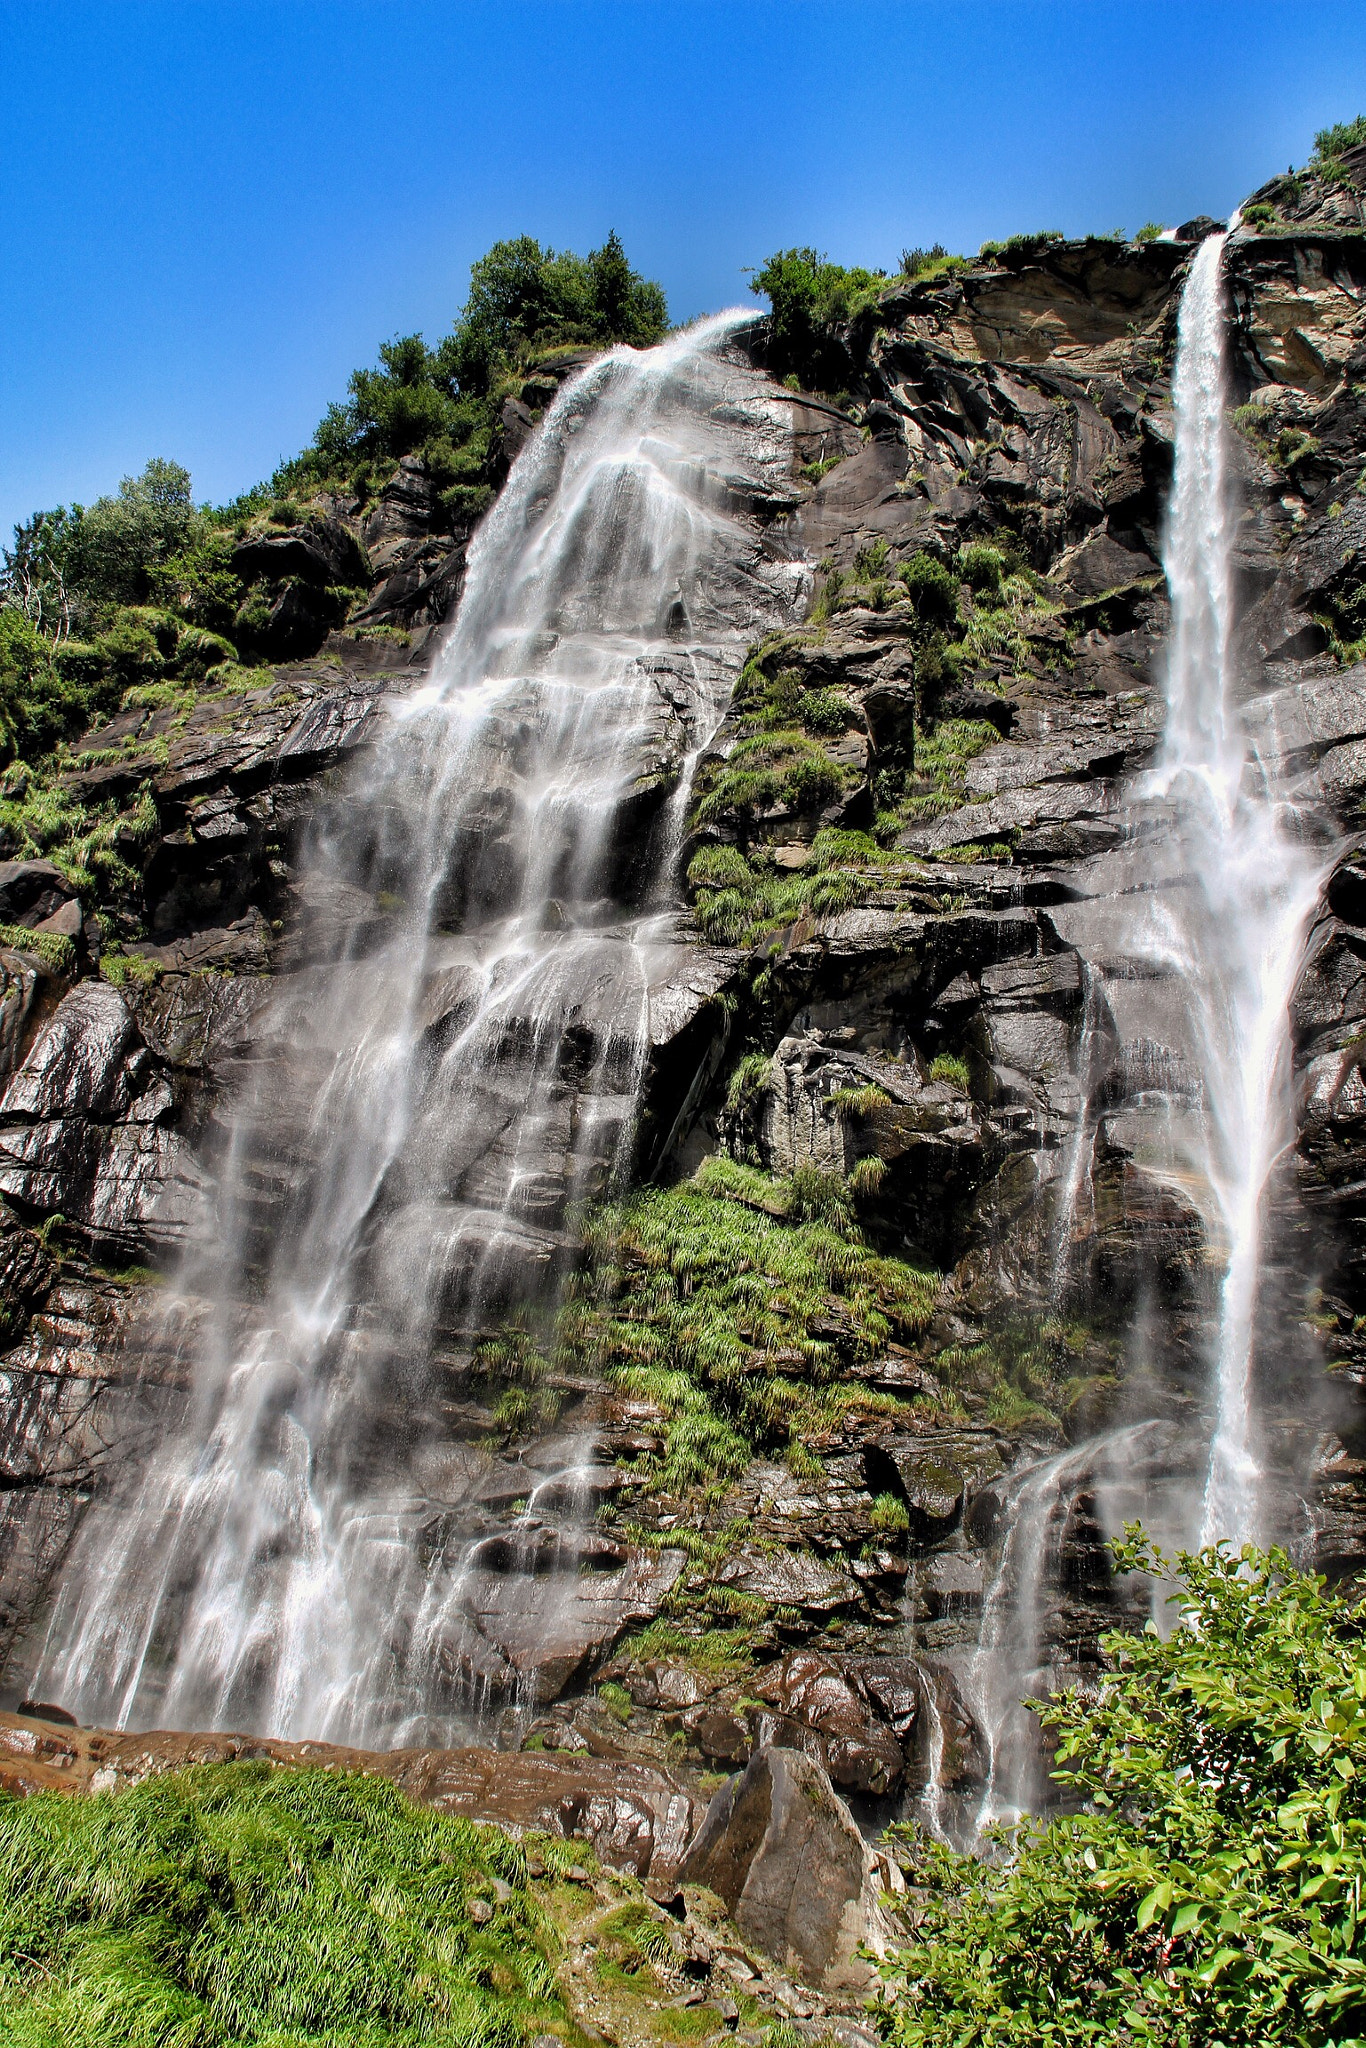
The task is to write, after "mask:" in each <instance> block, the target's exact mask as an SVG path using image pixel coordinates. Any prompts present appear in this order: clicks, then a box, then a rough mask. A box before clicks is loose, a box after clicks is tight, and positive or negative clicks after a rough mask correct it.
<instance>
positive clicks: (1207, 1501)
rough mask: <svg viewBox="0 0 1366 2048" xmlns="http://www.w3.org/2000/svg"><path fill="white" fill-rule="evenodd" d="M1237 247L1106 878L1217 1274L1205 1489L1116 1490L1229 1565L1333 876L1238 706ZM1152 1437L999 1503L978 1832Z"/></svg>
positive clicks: (1020, 1778) (1186, 440) (1153, 1112)
mask: <svg viewBox="0 0 1366 2048" xmlns="http://www.w3.org/2000/svg"><path fill="white" fill-rule="evenodd" d="M1226 239H1227V238H1226V236H1224V235H1211V236H1210V237H1209V238H1208V239H1207V240H1206V241H1205V242H1204V243H1203V244H1202V245H1201V247H1200V249H1199V250H1198V251H1197V253H1196V254H1195V256H1194V258H1193V260H1192V263H1191V267H1190V273H1189V276H1188V278H1187V282H1186V285H1185V288H1184V291H1183V293H1182V299H1181V308H1180V321H1179V332H1178V344H1177V356H1176V366H1175V375H1174V380H1173V403H1174V414H1175V470H1174V475H1173V481H1172V490H1171V498H1170V503H1169V507H1168V517H1167V531H1166V542H1165V547H1164V566H1165V569H1166V576H1167V585H1168V589H1169V591H1170V595H1171V606H1172V618H1171V632H1170V640H1169V645H1168V651H1167V661H1166V723H1165V730H1164V738H1163V743H1162V747H1161V750H1160V753H1159V756H1158V759H1157V761H1156V763H1155V765H1154V767H1153V768H1152V769H1151V771H1149V772H1148V773H1147V774H1145V775H1144V776H1142V777H1141V778H1140V779H1139V780H1138V782H1137V784H1136V786H1135V787H1134V788H1133V790H1132V791H1131V793H1130V818H1131V826H1132V831H1131V841H1130V846H1129V850H1128V851H1127V853H1126V854H1124V855H1123V856H1122V857H1121V859H1120V861H1119V862H1118V863H1117V865H1121V866H1122V867H1123V869H1124V879H1123V882H1122V884H1121V888H1120V890H1119V891H1118V892H1117V896H1116V897H1115V898H1114V899H1112V904H1111V910H1112V913H1113V911H1114V906H1115V904H1118V906H1119V911H1120V921H1119V922H1118V923H1117V924H1115V925H1114V927H1113V929H1112V931H1111V934H1110V950H1111V952H1112V955H1113V958H1114V960H1115V961H1116V962H1117V963H1118V965H1119V967H1120V969H1121V971H1122V972H1123V973H1124V975H1125V977H1126V979H1127V981H1128V984H1129V996H1128V1005H1127V1015H1128V1016H1129V1018H1130V1019H1131V1020H1132V1019H1133V1018H1134V1017H1135V1016H1138V1017H1140V1019H1141V1017H1142V1008H1143V1003H1144V1001H1145V995H1144V991H1159V992H1160V1000H1161V1008H1160V1011H1159V1012H1158V1013H1157V1014H1155V1015H1154V1016H1153V1017H1151V1018H1148V1019H1143V1020H1142V1029H1141V1031H1140V1033H1139V1035H1138V1036H1137V1037H1136V1038H1135V1040H1134V1042H1133V1046H1132V1048H1131V1058H1130V1064H1131V1065H1134V1066H1136V1067H1145V1068H1148V1069H1150V1070H1151V1071H1149V1072H1147V1073H1145V1075H1144V1076H1143V1080H1142V1082H1141V1084H1140V1085H1141V1093H1140V1095H1139V1096H1138V1097H1137V1098H1136V1102H1137V1106H1138V1107H1139V1109H1140V1112H1141V1114H1140V1115H1139V1116H1138V1117H1137V1118H1135V1119H1133V1121H1134V1123H1135V1124H1136V1125H1141V1126H1144V1127H1146V1128H1147V1129H1148V1130H1149V1131H1150V1132H1151V1134H1152V1136H1151V1141H1150V1146H1149V1150H1148V1156H1147V1157H1145V1158H1144V1159H1143V1160H1142V1162H1141V1163H1142V1165H1143V1167H1144V1169H1145V1170H1146V1171H1147V1172H1148V1173H1149V1174H1150V1175H1151V1176H1152V1177H1153V1178H1154V1179H1155V1180H1159V1181H1160V1180H1164V1179H1165V1180H1166V1182H1167V1183H1168V1184H1169V1185H1170V1186H1171V1187H1172V1188H1173V1190H1175V1191H1176V1192H1177V1193H1178V1194H1179V1196H1180V1197H1181V1199H1182V1200H1184V1201H1185V1202H1187V1203H1189V1204H1190V1205H1192V1206H1193V1208H1194V1209H1195V1210H1196V1211H1197V1212H1198V1214H1199V1217H1200V1221H1201V1225H1202V1227H1203V1233H1204V1239H1205V1245H1206V1254H1207V1257H1208V1259H1209V1260H1210V1262H1211V1264H1212V1265H1213V1266H1214V1268H1215V1270H1216V1272H1217V1275H1218V1278H1217V1292H1216V1295H1215V1298H1214V1300H1213V1304H1212V1312H1211V1313H1210V1315H1209V1317H1208V1319H1207V1326H1206V1331H1205V1352H1204V1362H1205V1368H1206V1388H1207V1400H1206V1413H1207V1416H1208V1436H1207V1440H1206V1446H1207V1447H1206V1450H1205V1453H1204V1457H1203V1476H1202V1478H1201V1480H1200V1482H1199V1484H1198V1486H1197V1489H1196V1492H1195V1495H1194V1497H1193V1498H1188V1499H1184V1500H1178V1501H1173V1500H1171V1499H1170V1498H1159V1497H1158V1494H1157V1493H1155V1492H1154V1491H1153V1489H1152V1487H1151V1486H1149V1487H1148V1488H1147V1489H1146V1497H1145V1491H1144V1489H1143V1488H1142V1487H1140V1490H1139V1493H1138V1497H1137V1498H1135V1497H1134V1493H1133V1488H1132V1487H1128V1488H1124V1489H1122V1490H1123V1491H1125V1492H1126V1495H1127V1498H1126V1501H1125V1512H1126V1513H1129V1514H1133V1513H1137V1512H1141V1513H1142V1514H1143V1516H1144V1517H1145V1519H1147V1520H1148V1522H1149V1526H1150V1527H1153V1528H1154V1529H1155V1530H1156V1531H1157V1532H1158V1533H1161V1534H1165V1535H1166V1536H1168V1537H1169V1538H1170V1537H1172V1536H1175V1537H1176V1538H1177V1540H1179V1541H1183V1542H1186V1543H1209V1542H1214V1541H1217V1540H1219V1539H1221V1538H1223V1539H1227V1540H1228V1541H1229V1542H1230V1544H1231V1545H1232V1546H1233V1547H1234V1548H1235V1549H1236V1548H1237V1547H1238V1546H1240V1545H1241V1544H1243V1543H1244V1542H1249V1541H1265V1540H1267V1539H1268V1537H1269V1536H1270V1535H1271V1534H1273V1533H1275V1503H1273V1502H1272V1501H1271V1500H1270V1499H1269V1498H1268V1488H1267V1483H1266V1477H1265V1471H1264V1463H1265V1459H1264V1450H1263V1446H1262V1444H1261V1441H1260V1435H1259V1428H1258V1416H1257V1400H1256V1379H1257V1364H1258V1351H1257V1345H1258V1335H1259V1331H1258V1313H1259V1288H1260V1283H1261V1279H1262V1274H1263V1265H1264V1239H1265V1230H1266V1221H1267V1206H1268V1200H1269V1196H1270V1192H1271V1188H1272V1183H1273V1180H1274V1176H1275V1171H1276V1168H1277V1165H1278V1163H1279V1162H1280V1160H1281V1159H1282V1157H1283V1155H1284V1153H1285V1152H1286V1150H1287V1148H1288V1146H1289V1145H1290V1143H1291V1142H1292V1139H1293V1134H1294V1118H1293V1103H1292V1097H1291V1074H1290V1043H1289V1003H1290V997H1291V994H1292V991H1293V988H1294V982H1295V977H1296V974H1297V971H1298V968H1299V963H1300V959H1301V956H1302V952H1303V947H1304V938H1305V931H1306V927H1307V924H1308V920H1309V917H1310V914H1311V912H1312V910H1313V908H1314V905H1315V902H1316V900H1317V897H1318V894H1319V890H1320V887H1321V884H1322V881H1323V877H1324V872H1325V863H1324V849H1323V846H1322V843H1321V841H1320V840H1319V839H1317V838H1316V836H1315V833H1314V831H1313V830H1312V828H1311V827H1310V825H1309V821H1307V820H1304V819H1302V818H1301V817H1300V816H1299V815H1298V814H1297V812H1296V810H1295V808H1294V805H1293V804H1292V803H1291V802H1290V800H1289V799H1288V798H1287V796H1286V795H1285V793H1284V792H1283V791H1282V790H1281V789H1280V788H1278V787H1277V785H1276V782H1275V780H1274V777H1273V774H1272V772H1271V770H1270V768H1269V766H1268V765H1267V764H1266V763H1264V762H1263V761H1262V759H1261V758H1259V756H1258V753H1257V751H1256V748H1255V747H1254V745H1253V744H1252V742H1251V740H1250V739H1249V736H1248V733H1247V730H1246V728H1245V725H1244V721H1243V718H1242V715H1241V710H1240V704H1241V701H1242V698H1243V695H1244V690H1245V686H1246V684H1247V682H1248V681H1249V680H1250V679H1249V678H1247V677H1244V676H1242V675H1240V673H1239V663H1238V660H1237V654H1236V645H1235V632H1234V625H1235V621H1234V587H1233V586H1234V575H1233V549H1234V541H1235V537H1236V533H1237V526H1238V508H1237V502H1236V495H1235V491H1234V487H1233V478H1232V466H1231V461H1230V450H1229V442H1228V437H1229V431H1230V430H1229V427H1228V424H1227V413H1228V409H1229V405H1230V402H1231V401H1230V394H1229V388H1228V376H1227V363H1226V346H1225V326H1226V314H1225V303H1224V283H1223V272H1222V263H1223V252H1224V246H1225V242H1226ZM1059 922H1060V927H1061V928H1062V929H1063V930H1064V931H1066V926H1065V925H1064V924H1063V923H1062V919H1061V918H1060V920H1059ZM1093 977H1095V978H1094V979H1093ZM1100 978H1101V977H1100V972H1099V969H1097V968H1096V967H1095V965H1094V963H1093V964H1092V965H1090V966H1089V967H1088V969H1087V979H1086V992H1087V1016H1086V1019H1085V1022H1084V1026H1083V1032H1082V1047H1081V1052H1080V1058H1081V1065H1082V1068H1083V1072H1082V1074H1081V1076H1080V1081H1081V1088H1082V1095H1083V1101H1082V1106H1081V1110H1080V1112H1079V1117H1078V1124H1077V1133H1076V1137H1075V1140H1074V1143H1073V1145H1072V1147H1071V1148H1070V1149H1069V1152H1068V1155H1067V1158H1066V1161H1065V1164H1064V1170H1063V1173H1062V1175H1061V1177H1060V1197H1061V1199H1060V1218H1059V1226H1058V1236H1057V1239H1056V1245H1057V1250H1056V1254H1055V1261H1054V1269H1053V1275H1052V1279H1053V1294H1054V1298H1055V1303H1056V1300H1057V1298H1058V1297H1059V1296H1060V1294H1061V1292H1062V1289H1063V1287H1064V1285H1065V1283H1066V1280H1067V1272H1068V1263H1067V1262H1068V1256H1069V1246H1070V1240H1071V1234H1072V1229H1073V1225H1074V1222H1075V1219H1076V1215H1077V1212H1078V1209H1079V1205H1080V1204H1081V1203H1082V1201H1083V1200H1084V1198H1085V1196H1086V1195H1087V1193H1088V1191H1089V1175H1088V1174H1087V1173H1086V1172H1085V1171H1084V1167H1085V1163H1086V1162H1087V1161H1088V1159H1089V1156H1090V1146H1091V1137H1090V1133H1091V1127H1092V1120H1091V1117H1090V1115H1089V1113H1088V1108H1089V1105H1088V1101H1087V1099H1086V1098H1087V1096H1088V1095H1089V1092H1090V1089H1091V1087H1092V1086H1093V1085H1094V1077H1093V1076H1092V1074H1091V1073H1090V1071H1089V1070H1090V1068H1091V1066H1092V1064H1093V1058H1092V1044H1093V1036H1094V1015H1093V1010H1094V1004H1095V1002H1096V1000H1097V997H1098V994H1099V990H1098V987H1097V982H1098V981H1099V979H1100ZM1114 993H1115V991H1114V988H1113V987H1111V989H1110V990H1109V994H1111V995H1113V994H1114ZM1143 1427H1144V1425H1142V1424H1139V1425H1138V1426H1137V1429H1128V1430H1124V1431H1121V1432H1119V1433H1117V1434H1116V1435H1114V1436H1112V1437H1110V1438H1106V1439H1101V1440H1099V1441H1097V1442H1094V1443H1091V1444H1086V1445H1082V1446H1081V1447H1079V1448H1078V1449H1074V1450H1068V1451H1065V1452H1063V1453H1061V1454H1060V1455H1059V1456H1058V1457H1056V1458H1053V1459H1050V1460H1047V1461H1046V1462H1044V1463H1041V1464H1039V1465H1037V1466H1034V1467H1032V1468H1030V1469H1029V1470H1027V1471H1025V1472H1024V1473H1022V1474H1020V1475H1018V1476H1017V1477H1016V1479H1015V1481H1014V1482H1013V1484H1012V1486H1011V1488H1010V1490H1009V1492H1008V1494H1007V1498H1006V1521H1007V1533H1006V1537H1005V1541H1004V1545H1003V1548H1002V1553H1001V1556H1000V1559H999V1561H998V1564H997V1567H996V1570H995V1574H994V1578H993V1580H992V1583H991V1584H990V1586H989V1587H988V1589H987V1593H986V1596H985V1600H984V1605H983V1613H982V1622H981V1628H980V1632H979V1638H978V1645H977V1648H976V1651H975V1652H974V1654H973V1656H972V1658H971V1660H970V1662H969V1664H968V1666H967V1667H966V1670H965V1673H964V1678H963V1682H962V1686H961V1691H962V1695H963V1699H964V1702H965V1704H966V1706H967V1707H968V1709H969V1711H970V1712H971V1713H972V1716H973V1719H974V1721H975V1722H976V1725H977V1728H978V1731H979V1734H980V1736H981V1738H982V1742H983V1746H984V1750H985V1754H986V1757H987V1765H988V1767H987V1773H986V1782H985V1785H984V1788H983V1793H982V1798H981V1801H980V1805H979V1808H978V1811H977V1814H976V1816H975V1824H974V1826H973V1828H972V1829H971V1830H970V1831H969V1832H970V1835H971V1836H976V1835H979V1834H980V1832H981V1830H982V1829H983V1828H985V1827H987V1826H989V1825H990V1824H992V1823H993V1822H995V1821H998V1820H1004V1821H1010V1820H1013V1819H1015V1818H1016V1817H1018V1815H1019V1814H1020V1813H1021V1812H1022V1811H1026V1810H1028V1809H1029V1808H1030V1807H1031V1806H1034V1805H1035V1804H1036V1803H1037V1800H1038V1798H1039V1796H1040V1794H1041V1793H1042V1791H1043V1790H1044V1785H1043V1783H1042V1780H1041V1774H1040V1765H1039V1746H1038V1741H1037V1735H1036V1732H1035V1724H1034V1722H1033V1717H1032V1716H1030V1715H1028V1714H1025V1713H1023V1712H1022V1710H1021V1708H1020V1705H1019V1702H1020V1699H1021V1696H1022V1695H1023V1694H1024V1693H1026V1692H1030V1691H1034V1692H1037V1691H1038V1690H1039V1688H1040V1686H1041V1685H1043V1686H1044V1689H1046V1683H1047V1680H1048V1676H1049V1674H1048V1670H1047V1666H1048V1664H1049V1661H1050V1656H1049V1649H1048V1644H1047V1642H1046V1621H1047V1608H1048V1605H1049V1602H1050V1599H1056V1597H1057V1594H1056V1587H1057V1569H1058V1565H1059V1561H1060V1560H1059V1555H1058V1552H1059V1545H1060V1541H1061V1533H1062V1530H1063V1528H1064V1526H1065V1524H1066V1520H1067V1515H1068V1513H1069V1510H1070V1507H1071V1505H1072V1502H1073V1500H1074V1499H1075V1498H1076V1496H1077V1494H1078V1492H1079V1490H1081V1489H1082V1488H1083V1487H1084V1488H1088V1489H1089V1488H1092V1487H1094V1486H1096V1485H1097V1484H1098V1483H1100V1482H1103V1480H1104V1476H1105V1472H1106V1468H1107V1467H1109V1468H1111V1470H1112V1471H1114V1472H1115V1473H1116V1474H1117V1475H1118V1476H1122V1465H1123V1461H1124V1460H1125V1459H1126V1458H1130V1457H1132V1455H1133V1453H1134V1451H1135V1449H1136V1447H1137V1445H1136V1439H1138V1438H1141V1432H1142V1429H1143ZM1116 1461H1118V1465H1117V1462H1116ZM1103 1490H1104V1489H1103V1486H1102V1491H1103ZM1041 1666H1042V1667H1044V1668H1043V1669H1042V1670H1041V1669H1040V1667H1041ZM940 1747H941V1748H942V1745H940ZM932 1748H933V1745H932ZM933 1761H934V1759H933V1756H932V1757H931V1765H932V1767H933ZM924 1803H925V1808H926V1811H927V1812H928V1813H929V1814H930V1815H931V1817H932V1819H937V1817H938V1815H939V1813H940V1811H941V1807H942V1803H943V1794H942V1789H941V1788H940V1787H939V1786H937V1785H935V1784H934V1783H931V1786H930V1788H929V1790H928V1792H927V1794H926V1796H925V1802H924Z"/></svg>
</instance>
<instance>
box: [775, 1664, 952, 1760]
mask: <svg viewBox="0 0 1366 2048" xmlns="http://www.w3.org/2000/svg"><path fill="white" fill-rule="evenodd" d="M895 1661H897V1662H900V1660H895ZM876 1669H877V1665H876V1663H870V1664H869V1666H868V1670H869V1671H876ZM755 1691H756V1692H757V1693H758V1694H759V1697H760V1698H761V1699H763V1700H764V1701H766V1702H767V1704H768V1705H770V1706H771V1707H772V1708H773V1709H774V1712H775V1714H776V1715H777V1717H778V1723H777V1726H776V1727H775V1728H773V1729H772V1730H771V1731H770V1732H769V1734H768V1737H767V1739H768V1740H769V1741H770V1742H772V1741H775V1740H776V1741H777V1742H779V1743H781V1744H783V1745H785V1746H790V1747H792V1748H794V1749H800V1750H802V1751H803V1753H804V1754H805V1755H807V1756H809V1757H811V1758H813V1760H814V1761H816V1762H817V1763H819V1764H821V1765H822V1767H823V1768H824V1769H825V1770H826V1771H828V1773H829V1775H830V1778H831V1780H832V1781H833V1782H834V1783H835V1784H837V1785H843V1786H846V1787H847V1788H848V1789H849V1790H850V1791H855V1792H872V1793H877V1794H883V1793H888V1792H893V1791H895V1790H896V1787H897V1786H898V1785H899V1784H900V1782H901V1776H902V1770H903V1758H902V1753H901V1745H900V1743H899V1742H898V1741H897V1739H896V1736H895V1735H894V1734H893V1733H892V1732H891V1730H890V1729H889V1728H887V1727H885V1726H884V1725H883V1723H882V1720H881V1719H880V1717H879V1715H878V1713H876V1712H875V1711H873V1710H872V1709H871V1708H870V1706H869V1703H868V1701H867V1700H866V1699H865V1698H864V1697H863V1696H862V1693H861V1692H860V1690H859V1686H858V1681H857V1678H856V1676H855V1674H854V1672H853V1671H851V1670H848V1669H845V1668H842V1667H841V1664H840V1663H838V1662H836V1661H835V1660H833V1659H832V1658H829V1657H824V1656H822V1655H821V1654H820V1653H819V1651H815V1650H796V1651H793V1652H792V1654H791V1655H790V1656H787V1657H785V1658H784V1659H783V1660H782V1662H781V1664H779V1665H778V1666H777V1667H776V1668H775V1669H773V1670H772V1671H770V1672H767V1673H765V1675H764V1676H763V1677H762V1678H761V1679H759V1680H758V1681H757V1682H756V1684H755ZM911 1718H912V1720H913V1719H914V1705H913V1704H912V1707H911Z"/></svg>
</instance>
